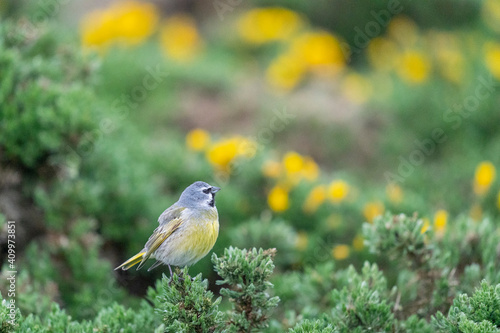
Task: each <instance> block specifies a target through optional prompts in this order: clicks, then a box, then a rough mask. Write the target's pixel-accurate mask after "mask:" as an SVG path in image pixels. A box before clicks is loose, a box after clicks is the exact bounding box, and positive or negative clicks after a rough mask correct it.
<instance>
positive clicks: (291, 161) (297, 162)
mask: <svg viewBox="0 0 500 333" xmlns="http://www.w3.org/2000/svg"><path fill="white" fill-rule="evenodd" d="M283 165H284V166H285V171H286V172H287V173H289V174H295V173H299V172H300V171H301V170H302V167H303V166H304V159H303V158H302V156H301V155H300V154H298V153H296V152H294V151H290V152H288V153H286V154H285V156H283Z"/></svg>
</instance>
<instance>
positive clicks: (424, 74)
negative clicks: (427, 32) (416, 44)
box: [397, 51, 431, 84]
mask: <svg viewBox="0 0 500 333" xmlns="http://www.w3.org/2000/svg"><path fill="white" fill-rule="evenodd" d="M397 70H398V74H399V76H400V77H401V78H402V79H403V80H405V81H406V82H408V83H415V84H416V83H422V82H424V81H426V80H427V79H428V78H429V75H430V71H431V63H430V60H429V59H428V57H427V56H426V55H425V54H423V53H421V52H418V51H408V52H405V53H403V55H402V56H401V58H400V61H399V65H398V68H397Z"/></svg>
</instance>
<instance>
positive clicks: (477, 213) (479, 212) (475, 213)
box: [469, 204, 483, 222]
mask: <svg viewBox="0 0 500 333" xmlns="http://www.w3.org/2000/svg"><path fill="white" fill-rule="evenodd" d="M469 216H470V217H471V219H473V220H474V221H476V222H477V221H479V220H481V217H482V216H483V209H482V208H481V205H479V204H474V205H473V206H472V207H471V209H470V212H469Z"/></svg>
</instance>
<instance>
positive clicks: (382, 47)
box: [367, 37, 399, 72]
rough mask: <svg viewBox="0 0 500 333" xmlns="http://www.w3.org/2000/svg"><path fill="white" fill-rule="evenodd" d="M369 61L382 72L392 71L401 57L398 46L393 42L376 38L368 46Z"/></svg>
mask: <svg viewBox="0 0 500 333" xmlns="http://www.w3.org/2000/svg"><path fill="white" fill-rule="evenodd" d="M367 53H368V60H369V61H370V63H371V65H372V66H373V67H374V68H375V69H376V70H380V71H384V72H385V71H390V70H392V69H393V68H394V66H395V65H396V59H397V56H398V55H399V50H398V46H397V45H396V43H394V42H393V41H392V40H390V39H387V38H383V37H376V38H373V39H372V40H371V41H370V44H368V49H367Z"/></svg>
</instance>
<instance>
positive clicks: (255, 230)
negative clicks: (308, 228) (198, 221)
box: [229, 219, 297, 267]
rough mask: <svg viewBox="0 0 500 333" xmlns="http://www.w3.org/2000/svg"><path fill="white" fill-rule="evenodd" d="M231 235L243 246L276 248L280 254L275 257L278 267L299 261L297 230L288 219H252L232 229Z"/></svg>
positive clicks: (231, 237)
mask: <svg viewBox="0 0 500 333" xmlns="http://www.w3.org/2000/svg"><path fill="white" fill-rule="evenodd" d="M229 237H230V239H231V242H232V243H233V244H238V246H239V247H242V248H251V247H261V248H263V249H267V248H272V247H274V248H276V250H277V251H278V252H279V253H280V255H279V256H276V257H275V258H274V264H275V265H277V266H278V267H282V266H288V265H291V264H293V263H294V262H296V261H297V250H296V248H295V244H296V243H297V232H296V231H295V229H294V228H293V227H292V226H291V225H290V224H289V223H287V222H286V221H281V220H271V221H262V220H259V219H251V220H249V221H246V222H244V223H242V224H240V225H238V226H236V227H235V228H233V229H232V230H230V231H229Z"/></svg>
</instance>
